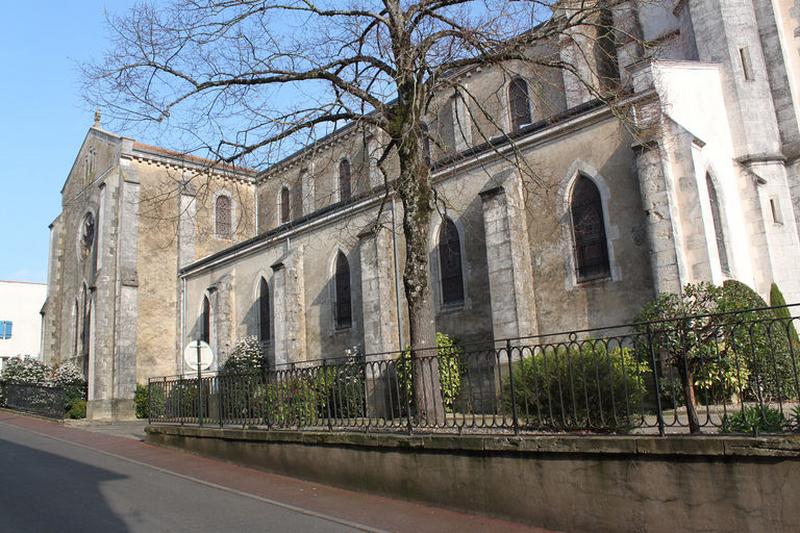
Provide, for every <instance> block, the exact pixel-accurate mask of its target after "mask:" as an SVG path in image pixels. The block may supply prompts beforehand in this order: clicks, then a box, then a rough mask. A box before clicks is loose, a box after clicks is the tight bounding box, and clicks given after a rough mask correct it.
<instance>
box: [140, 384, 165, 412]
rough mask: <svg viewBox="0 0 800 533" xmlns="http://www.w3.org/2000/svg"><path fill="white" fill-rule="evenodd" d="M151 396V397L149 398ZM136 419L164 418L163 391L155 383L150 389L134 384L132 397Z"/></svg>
mask: <svg viewBox="0 0 800 533" xmlns="http://www.w3.org/2000/svg"><path fill="white" fill-rule="evenodd" d="M151 394H152V396H150V395H151ZM133 403H134V406H135V408H136V418H159V417H162V416H164V403H165V402H164V390H163V389H162V388H161V387H160V386H158V384H157V383H156V384H155V386H153V388H152V389H149V388H148V386H147V385H140V384H138V383H137V384H136V392H135V393H134V395H133Z"/></svg>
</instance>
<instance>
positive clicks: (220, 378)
mask: <svg viewBox="0 0 800 533" xmlns="http://www.w3.org/2000/svg"><path fill="white" fill-rule="evenodd" d="M224 377H225V376H224V375H220V374H217V378H216V379H217V412H218V414H219V427H223V426H224V425H225V423H224V422H223V420H222V417H223V416H224V415H225V409H224V406H223V405H222V402H223V400H222V397H223V394H222V382H223V381H225V379H224Z"/></svg>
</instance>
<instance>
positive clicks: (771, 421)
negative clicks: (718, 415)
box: [720, 405, 789, 434]
mask: <svg viewBox="0 0 800 533" xmlns="http://www.w3.org/2000/svg"><path fill="white" fill-rule="evenodd" d="M788 426H789V421H788V420H786V417H785V416H783V413H781V412H780V411H778V410H777V409H774V408H772V407H769V406H763V407H760V406H758V405H752V406H749V407H745V408H744V409H742V410H741V411H737V412H736V413H734V414H732V415H725V417H724V418H723V419H722V425H721V426H720V431H721V432H722V433H754V434H758V433H780V432H782V431H783V430H784V429H786V428H787V427H788Z"/></svg>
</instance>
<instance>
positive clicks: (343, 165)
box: [339, 159, 352, 201]
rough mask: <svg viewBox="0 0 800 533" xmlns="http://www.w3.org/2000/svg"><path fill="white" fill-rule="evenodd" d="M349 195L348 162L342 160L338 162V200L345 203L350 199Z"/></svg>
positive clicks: (350, 192)
mask: <svg viewBox="0 0 800 533" xmlns="http://www.w3.org/2000/svg"><path fill="white" fill-rule="evenodd" d="M351 194H352V191H351V189H350V161H348V160H347V159H342V160H341V161H340V162H339V200H341V201H347V200H349V199H350V196H351Z"/></svg>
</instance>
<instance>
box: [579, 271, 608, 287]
mask: <svg viewBox="0 0 800 533" xmlns="http://www.w3.org/2000/svg"><path fill="white" fill-rule="evenodd" d="M609 281H614V279H613V278H612V277H611V275H610V274H607V275H604V276H597V277H594V278H584V279H576V280H575V287H578V288H583V287H592V286H594V285H603V284H605V283H607V282H609Z"/></svg>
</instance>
